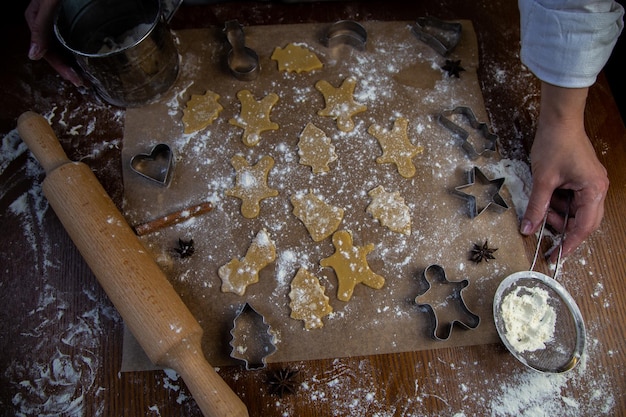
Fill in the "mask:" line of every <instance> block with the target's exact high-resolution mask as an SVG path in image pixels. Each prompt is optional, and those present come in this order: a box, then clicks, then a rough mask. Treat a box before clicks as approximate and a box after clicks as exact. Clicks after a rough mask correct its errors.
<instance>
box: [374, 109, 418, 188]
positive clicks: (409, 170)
mask: <svg viewBox="0 0 626 417" xmlns="http://www.w3.org/2000/svg"><path fill="white" fill-rule="evenodd" d="M408 126H409V122H408V121H407V120H406V119H405V118H402V117H400V118H398V119H396V121H395V122H394V123H393V129H392V130H391V131H389V130H386V129H384V128H382V127H380V126H378V125H371V126H370V127H369V129H367V132H368V133H369V134H370V135H372V136H374V137H375V138H376V139H378V142H379V143H380V146H381V148H382V149H383V154H382V155H381V156H380V157H378V158H376V162H378V163H379V164H389V163H391V164H395V165H396V167H397V168H398V172H399V173H400V175H402V176H403V177H404V178H411V177H413V176H414V175H415V164H413V158H414V157H415V156H416V155H419V154H421V153H422V152H424V148H423V147H422V146H415V145H413V144H412V143H411V141H410V140H409V137H408V135H407V129H408Z"/></svg>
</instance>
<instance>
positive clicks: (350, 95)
mask: <svg viewBox="0 0 626 417" xmlns="http://www.w3.org/2000/svg"><path fill="white" fill-rule="evenodd" d="M355 87H356V79H355V78H354V77H349V78H346V79H345V80H344V81H343V83H342V84H341V86H340V87H338V88H335V87H333V86H332V85H331V84H330V83H328V81H325V80H321V81H318V82H317V83H316V84H315V88H317V89H318V90H319V91H320V92H321V93H322V94H323V95H324V102H325V103H326V107H325V108H323V109H322V110H320V111H318V112H317V114H319V115H320V116H328V117H332V118H333V119H335V120H336V121H337V128H338V129H339V130H341V131H342V132H350V131H351V130H353V129H354V127H355V125H354V121H353V120H352V116H354V115H356V114H358V113H361V112H364V111H365V110H367V106H364V105H362V104H359V103H357V102H356V101H354V88H355Z"/></svg>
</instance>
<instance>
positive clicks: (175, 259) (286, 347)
mask: <svg viewBox="0 0 626 417" xmlns="http://www.w3.org/2000/svg"><path fill="white" fill-rule="evenodd" d="M461 23H462V24H463V34H462V39H461V42H460V44H459V45H458V46H457V48H456V49H455V50H454V52H453V53H452V54H451V55H450V57H448V59H451V60H459V59H460V60H461V66H462V67H463V68H464V71H461V72H460V78H456V77H449V76H448V75H447V73H446V72H445V71H443V70H442V69H441V67H442V66H443V65H444V64H445V58H443V57H442V56H440V55H438V54H437V53H436V52H435V51H433V50H432V49H431V48H430V47H428V46H427V45H425V44H423V43H422V42H421V41H419V40H418V39H417V38H416V37H415V36H414V35H413V34H412V33H411V30H410V27H411V22H375V21H370V22H364V23H363V25H364V26H365V28H366V29H367V32H368V40H367V48H366V50H364V51H358V50H356V49H354V48H352V47H349V46H345V45H342V46H340V47H338V48H335V49H328V48H326V47H325V46H323V45H322V44H321V43H320V41H319V39H320V38H321V35H322V33H323V31H324V30H325V28H326V27H327V26H328V25H324V24H299V25H277V26H257V27H246V28H245V29H244V30H245V34H246V42H247V46H249V47H250V48H252V49H254V50H255V51H256V52H257V53H258V55H259V56H260V59H261V73H260V76H259V77H258V78H257V79H256V80H254V81H239V80H236V79H235V78H234V77H232V76H231V75H230V73H229V72H228V71H227V68H226V54H227V52H228V44H227V43H226V40H225V37H224V35H223V33H222V32H221V28H211V29H199V30H185V31H180V32H177V33H176V37H177V39H178V48H179V53H180V56H181V64H182V65H181V72H180V75H179V78H178V80H177V82H176V84H175V85H174V87H173V88H172V89H171V90H170V91H169V92H168V94H167V95H166V96H164V97H162V98H161V99H160V100H158V101H157V102H155V103H154V104H151V105H147V106H144V107H141V108H135V109H129V110H128V111H127V113H126V122H125V133H124V149H123V153H122V155H123V163H124V187H125V202H124V212H125V216H126V217H127V219H128V220H129V222H130V223H131V225H137V224H140V223H143V222H146V221H149V220H152V219H155V218H158V217H160V216H163V215H165V214H167V213H169V212H172V211H175V210H179V209H183V208H185V207H189V206H191V205H193V204H197V203H200V202H203V201H212V202H213V203H214V204H215V209H214V210H213V211H212V212H210V213H208V214H204V215H202V216H198V217H195V218H193V219H191V220H188V221H186V222H185V223H182V224H179V225H177V226H172V227H168V228H166V229H162V230H160V231H158V232H156V233H153V234H151V235H147V236H144V237H143V238H142V239H143V241H144V242H145V244H146V246H147V247H148V248H149V249H150V250H151V251H152V252H153V253H154V256H155V258H156V259H157V262H158V263H159V264H160V265H161V266H162V268H163V269H164V271H165V272H166V274H167V276H168V277H169V279H170V280H171V282H172V284H173V285H174V287H175V288H176V290H177V291H178V293H179V294H180V296H181V297H182V299H183V301H184V302H185V303H186V304H187V305H188V306H189V309H190V310H191V312H192V313H193V314H194V316H195V317H196V318H197V319H198V320H199V322H200V323H201V325H202V327H203V328H204V330H205V335H204V339H203V343H204V346H203V348H204V351H205V354H206V357H207V359H208V361H209V362H210V363H211V364H213V365H216V366H222V365H228V364H241V362H239V361H236V360H233V359H232V358H230V356H229V355H230V351H231V348H230V346H229V341H230V338H231V335H230V330H231V328H232V325H233V320H234V318H235V317H236V314H237V313H238V311H239V310H240V309H241V308H242V306H243V305H244V303H246V302H248V303H250V304H251V305H252V306H253V307H254V308H255V309H256V310H257V311H258V312H259V313H261V314H262V315H263V316H264V317H265V319H266V321H267V322H268V323H269V324H270V325H271V327H272V331H273V332H274V334H275V336H276V347H277V350H276V352H275V353H274V354H273V355H271V356H269V357H268V358H267V361H268V362H283V361H294V360H308V359H316V358H332V357H345V356H353V355H367V354H377V353H391V352H402V351H414V350H420V349H435V348H440V347H447V346H459V345H472V344H485V343H492V342H495V341H497V340H498V336H497V333H496V330H495V327H494V324H493V317H492V313H491V309H492V298H493V295H494V293H495V290H496V287H497V285H498V284H499V282H500V281H501V280H502V279H504V278H505V277H506V276H507V275H509V274H511V273H513V272H516V271H519V270H525V269H528V267H529V261H528V259H527V257H526V255H525V251H524V248H523V245H522V238H521V236H520V235H519V233H518V218H517V215H516V212H515V210H514V209H513V208H511V209H509V210H507V211H504V212H499V211H495V210H491V209H489V208H488V209H487V210H486V211H485V212H484V213H482V214H481V215H480V216H478V217H476V218H474V219H471V218H470V216H469V215H468V213H469V211H468V206H467V202H466V201H465V200H463V199H461V198H459V197H458V196H456V195H455V194H454V193H453V190H454V189H455V187H458V186H461V185H464V184H466V183H467V176H466V172H467V171H468V170H470V169H472V167H474V166H478V167H480V169H481V170H483V171H484V172H485V174H486V175H487V176H489V177H493V175H497V173H498V172H502V170H501V168H502V163H503V162H502V161H499V158H498V157H497V156H490V157H480V158H479V159H476V160H471V159H470V158H469V157H468V155H467V154H466V152H465V151H464V150H463V149H462V148H461V144H460V141H459V140H458V138H455V137H454V136H453V135H452V134H451V133H450V132H449V131H448V130H447V129H445V128H444V127H442V126H441V125H440V124H439V123H438V122H437V119H436V116H437V114H438V113H439V112H441V111H442V110H445V109H450V108H454V107H456V106H469V107H471V108H472V109H473V110H474V112H475V113H476V116H477V117H478V119H479V120H480V121H483V122H487V121H488V120H487V115H486V111H485V108H484V103H483V98H482V94H481V91H480V86H479V84H478V80H477V76H476V69H477V67H478V51H477V43H476V37H475V33H474V31H473V27H472V25H471V22H469V21H461ZM288 43H297V44H301V45H304V46H306V47H307V48H309V49H310V50H312V51H313V52H315V54H317V56H318V57H319V58H320V59H321V61H322V62H323V64H324V68H323V69H321V70H316V71H314V72H310V73H301V74H295V73H285V72H279V71H278V67H277V63H276V62H275V61H272V60H271V59H270V56H271V54H272V52H273V50H274V48H275V47H283V48H284V47H285V46H286V45H287V44H288ZM349 76H354V77H355V78H356V79H357V87H356V90H355V99H356V101H357V102H360V103H362V104H365V105H366V106H367V111H366V112H364V113H361V114H358V115H356V116H355V117H354V120H355V122H356V125H357V126H356V128H355V129H354V130H353V131H352V132H349V133H341V132H340V131H339V130H338V129H337V126H336V123H335V121H334V120H332V119H330V118H326V117H322V116H318V115H317V111H318V110H321V109H322V108H323V107H324V101H323V96H322V94H321V93H320V92H319V91H317V90H316V89H315V88H314V85H315V83H316V82H317V81H319V80H322V79H324V80H327V81H328V82H329V83H331V84H332V85H334V86H339V85H340V84H341V82H343V80H344V79H345V78H347V77H349ZM242 89H248V90H250V91H251V92H252V94H253V95H254V96H255V98H256V99H257V100H260V99H261V98H263V97H264V96H266V95H267V94H269V93H276V94H278V96H279V102H278V103H277V104H276V106H274V108H273V110H272V112H271V119H272V121H274V122H276V123H278V124H279V125H280V128H279V129H278V130H276V131H268V132H264V133H262V134H261V142H260V143H259V144H258V145H257V146H255V147H253V148H249V147H247V146H245V145H244V144H243V143H242V141H241V133H242V129H240V128H238V127H236V126H233V125H230V124H229V123H228V120H229V119H230V118H232V117H234V116H236V115H238V114H239V110H240V103H239V101H238V100H237V98H236V93H237V92H238V91H239V90H242ZM207 90H211V91H214V92H215V93H217V94H219V95H220V100H219V101H220V104H221V105H222V106H223V107H224V110H223V111H222V112H221V113H220V115H219V117H218V118H217V120H215V122H214V123H213V124H212V125H210V126H208V127H207V128H206V129H204V130H202V131H200V132H197V133H195V134H191V135H185V134H183V125H182V121H181V119H182V110H183V108H184V106H185V104H186V102H187V101H188V100H189V99H190V97H191V94H204V93H205V92H206V91H207ZM398 117H404V118H406V119H408V121H409V129H408V133H409V137H410V139H411V141H412V142H413V143H414V144H415V145H419V146H423V147H424V149H425V150H424V153H423V154H422V155H419V156H417V157H415V158H414V159H413V161H414V163H415V164H416V166H417V174H416V175H415V176H414V177H413V178H410V179H406V178H403V177H402V176H400V175H399V174H398V171H397V169H396V167H395V166H394V165H391V164H384V165H380V164H377V163H376V162H375V159H376V157H378V156H380V155H381V154H382V150H381V147H380V145H379V144H378V141H377V140H376V139H375V138H374V137H373V136H371V135H369V134H368V133H367V129H368V127H369V126H370V125H372V124H379V125H381V126H383V127H386V128H388V129H391V128H392V126H393V121H394V120H395V119H396V118H398ZM308 122H313V123H314V124H315V125H316V126H317V127H319V128H321V129H322V130H323V131H324V132H325V133H326V135H327V136H328V137H330V138H331V139H332V143H333V145H334V146H335V148H336V153H337V155H338V160H337V161H335V162H333V163H332V164H331V165H330V167H331V170H330V171H329V172H328V173H326V174H313V173H312V172H311V168H310V167H308V166H304V165H300V164H299V163H298V161H299V157H298V154H297V152H298V149H297V143H298V139H299V134H300V132H301V131H302V129H303V128H304V126H305V125H306V124H307V123H308ZM158 143H166V144H168V145H169V146H170V147H171V148H172V150H173V152H174V155H175V166H174V171H173V176H172V181H171V183H170V184H169V186H167V187H163V186H161V185H159V184H157V183H154V182H151V181H149V180H147V179H145V178H143V177H140V176H139V175H137V174H136V173H134V172H132V171H131V170H130V169H129V165H130V159H131V158H132V156H133V155H136V154H138V153H147V152H149V151H150V149H151V148H152V147H153V146H154V145H156V144H158ZM236 153H239V154H242V155H243V156H244V157H245V158H246V159H247V160H248V161H249V162H250V163H256V162H257V161H258V160H259V159H260V158H261V156H263V155H270V156H272V157H273V158H274V159H275V161H276V164H275V166H274V168H273V169H272V171H271V172H270V174H269V181H268V182H269V186H270V187H272V188H275V189H277V190H278V191H279V196H278V197H274V198H270V199H267V200H264V201H263V202H262V203H261V213H260V215H259V217H258V218H256V219H246V218H244V217H243V216H242V215H241V214H240V201H239V200H238V199H236V198H233V197H227V196H225V195H224V191H225V190H226V189H228V188H231V187H232V186H234V183H235V171H234V169H233V168H232V166H231V165H230V159H231V157H232V156H233V155H234V154H236ZM510 180H511V179H510V178H507V179H506V180H505V186H504V187H503V189H502V195H503V197H504V198H505V200H506V201H507V202H508V204H509V205H510V206H512V201H511V196H510V195H509V194H508V192H507V184H508V183H509V181H510ZM378 185H383V186H384V187H385V190H386V191H399V192H400V194H401V195H402V197H404V199H405V202H406V203H407V205H408V206H409V208H410V212H411V218H412V233H411V235H410V236H405V235H402V234H398V233H394V232H392V231H390V230H389V229H387V228H385V227H383V226H381V225H380V224H379V222H378V220H376V219H374V218H372V217H371V216H370V215H369V214H367V213H366V207H367V206H368V204H369V203H370V201H371V200H370V198H369V196H368V195H367V192H368V191H370V190H371V189H373V188H375V187H376V186H378ZM308 190H313V192H314V193H315V194H316V195H319V196H322V197H323V199H324V201H326V202H327V203H329V204H332V205H334V206H337V207H341V208H343V209H344V210H345V215H344V219H343V222H342V224H341V226H340V229H347V230H350V231H352V233H353V237H354V244H355V245H359V246H363V245H367V244H369V243H373V244H374V245H375V249H374V251H373V252H371V253H370V254H369V255H368V261H369V265H370V267H371V268H372V270H374V271H375V272H376V273H378V274H380V275H382V276H384V277H385V279H386V283H385V286H384V287H383V288H382V289H380V290H375V289H372V288H369V287H366V286H364V285H357V287H356V289H355V291H354V295H353V297H352V299H351V300H350V301H349V302H343V301H339V300H338V299H337V296H336V290H337V280H336V276H335V274H334V271H333V270H332V269H330V268H322V267H321V266H320V265H319V260H320V259H322V258H325V257H328V256H330V255H331V254H332V253H333V252H334V247H333V245H332V242H331V239H330V238H327V239H325V240H324V241H322V242H319V243H316V242H314V241H313V240H312V239H311V238H310V236H309V234H308V233H307V231H306V229H305V227H304V225H303V224H302V223H301V222H300V220H298V219H297V218H296V217H295V216H294V215H293V214H292V209H293V207H292V206H291V204H290V202H289V198H290V197H291V196H292V195H293V194H294V193H300V192H307V191H308ZM262 228H265V229H266V230H267V231H268V233H269V235H270V237H271V238H272V240H273V241H274V242H275V244H276V247H277V259H276V261H275V262H274V263H272V264H271V265H270V266H268V267H267V268H265V269H264V270H262V271H261V274H260V282H259V283H257V284H254V285H251V286H249V287H248V289H247V291H246V294H245V295H244V296H238V295H235V294H232V293H222V292H221V291H220V286H221V281H220V278H219V276H218V274H217V270H218V268H219V267H220V266H221V265H223V264H225V263H227V262H228V261H229V260H231V259H232V258H235V257H237V258H240V257H243V256H244V255H245V253H246V250H247V248H248V246H249V245H250V242H251V241H252V239H253V237H254V236H255V235H256V234H257V232H258V231H259V230H260V229H262ZM179 238H182V239H190V238H192V239H193V240H194V242H195V249H196V251H195V254H194V255H193V256H191V257H189V258H184V259H181V258H180V257H179V256H178V255H177V253H176V252H175V251H174V248H175V247H177V244H178V239H179ZM485 240H488V241H489V246H490V247H496V248H498V250H497V251H496V252H495V253H494V255H495V257H496V259H495V260H491V261H490V262H488V263H487V262H481V263H479V264H476V263H473V262H471V261H469V260H468V257H469V253H470V250H471V249H472V247H473V245H474V244H482V243H484V241H485ZM431 264H438V265H441V266H442V267H443V268H444V269H445V271H446V274H447V278H448V279H449V280H451V281H459V280H462V279H468V280H469V282H470V284H469V286H468V287H467V288H466V289H465V290H464V291H463V297H464V299H465V301H466V304H467V306H468V308H469V309H470V310H471V311H472V312H473V313H475V314H477V315H478V316H479V317H480V320H481V322H480V325H479V326H478V328H476V329H474V330H466V329H461V328H458V327H455V328H454V329H453V331H452V335H451V337H450V338H449V339H448V340H446V341H437V340H434V339H433V338H431V337H430V335H431V334H432V327H431V326H432V319H431V316H430V314H429V313H428V312H427V310H425V309H424V308H423V307H419V306H418V305H417V304H416V303H415V297H416V296H417V295H419V294H421V293H422V292H423V291H424V290H425V289H426V284H425V281H424V280H423V278H422V273H423V271H424V269H425V268H426V267H427V266H429V265H431ZM300 267H306V268H307V269H308V270H309V271H310V272H312V273H314V274H315V275H316V276H317V277H318V278H319V279H320V281H321V283H322V285H323V286H324V287H325V288H326V295H327V296H329V298H330V303H331V305H332V307H333V310H334V311H333V314H332V315H331V316H329V317H324V319H323V321H324V327H323V328H321V329H313V330H309V331H307V330H305V329H304V324H303V322H302V321H298V320H294V319H291V318H290V317H289V315H290V309H289V297H288V294H289V291H290V285H289V284H290V281H291V279H292V278H293V277H294V275H295V273H296V271H297V270H298V268H300ZM147 367H150V363H149V361H146V358H145V356H142V352H141V349H140V348H139V347H138V345H137V344H136V342H134V341H133V340H132V338H127V340H126V342H125V346H124V370H139V369H146V368H147Z"/></svg>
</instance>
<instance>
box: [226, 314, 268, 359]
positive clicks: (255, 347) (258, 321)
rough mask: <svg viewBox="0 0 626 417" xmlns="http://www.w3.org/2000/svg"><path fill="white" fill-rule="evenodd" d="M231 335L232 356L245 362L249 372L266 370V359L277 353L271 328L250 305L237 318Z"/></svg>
mask: <svg viewBox="0 0 626 417" xmlns="http://www.w3.org/2000/svg"><path fill="white" fill-rule="evenodd" d="M230 334H231V336H232V339H231V341H230V346H231V348H232V351H231V354H230V356H231V358H233V359H239V360H241V361H244V363H245V364H246V369H247V370H251V369H260V368H265V366H266V362H265V359H266V358H267V357H268V356H269V355H271V354H272V353H274V352H275V351H276V346H275V345H274V335H273V334H272V333H271V327H270V326H269V325H268V324H267V323H266V322H265V318H264V317H263V316H262V315H261V314H259V313H258V312H257V311H256V310H255V309H254V308H252V306H251V305H250V304H248V303H246V304H245V305H244V306H243V308H242V309H241V310H240V311H239V313H238V314H237V317H235V320H234V322H233V328H232V330H231V331H230Z"/></svg>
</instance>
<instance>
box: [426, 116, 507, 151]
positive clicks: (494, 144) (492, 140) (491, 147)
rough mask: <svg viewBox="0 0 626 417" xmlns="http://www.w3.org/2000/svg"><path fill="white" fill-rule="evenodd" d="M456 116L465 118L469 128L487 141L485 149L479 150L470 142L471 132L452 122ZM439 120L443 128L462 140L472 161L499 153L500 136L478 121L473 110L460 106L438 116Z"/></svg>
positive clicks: (462, 144)
mask: <svg viewBox="0 0 626 417" xmlns="http://www.w3.org/2000/svg"><path fill="white" fill-rule="evenodd" d="M454 115H461V116H463V117H464V118H465V119H466V120H467V122H468V124H469V126H470V127H471V128H472V129H474V130H476V131H478V132H479V133H480V134H481V136H482V137H483V139H484V140H485V145H484V147H483V149H481V150H477V149H476V148H475V147H474V145H472V144H471V143H470V141H469V139H470V134H469V132H468V131H467V130H465V129H463V128H462V127H461V126H459V125H458V124H456V123H454V122H453V121H452V120H450V118H451V117H452V116H454ZM437 120H438V121H439V123H440V124H441V125H442V126H443V127H445V128H446V129H448V130H449V131H451V132H452V133H454V134H455V135H456V136H458V137H459V138H460V139H461V140H462V142H461V146H462V147H463V149H464V150H465V152H467V155H468V156H469V157H470V158H471V159H476V158H478V157H479V156H490V155H492V154H493V153H495V152H497V151H498V136H497V135H495V134H494V133H492V132H491V130H490V129H489V126H487V124H486V123H482V122H479V121H478V119H477V118H476V115H475V114H474V111H472V109H471V108H469V107H466V106H459V107H455V108H454V109H451V110H445V111H443V112H441V113H440V114H439V115H438V117H437Z"/></svg>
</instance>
